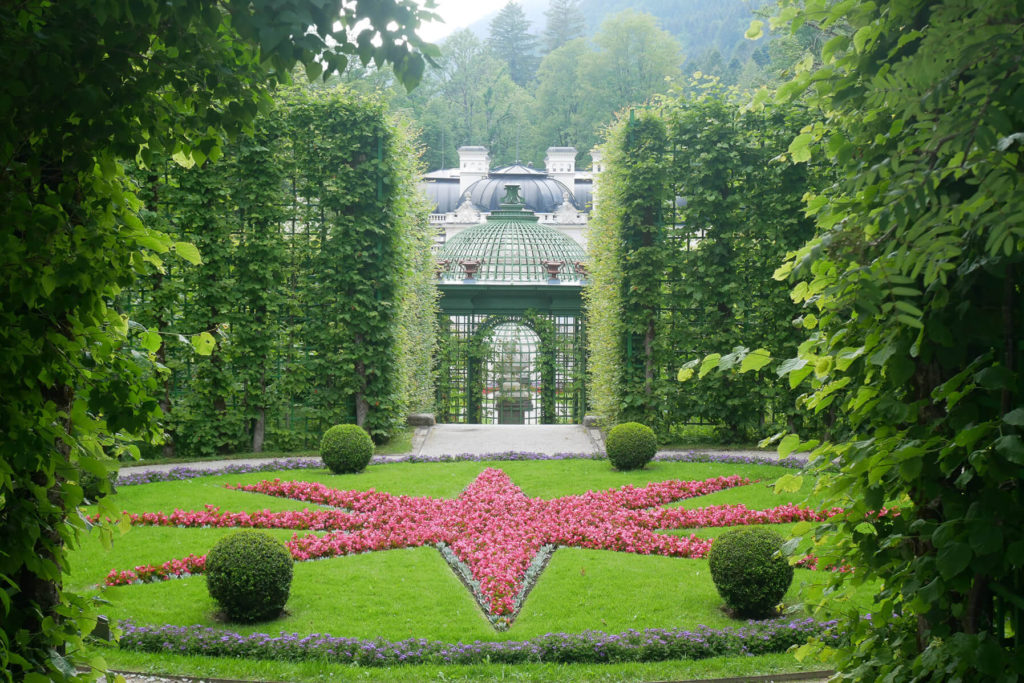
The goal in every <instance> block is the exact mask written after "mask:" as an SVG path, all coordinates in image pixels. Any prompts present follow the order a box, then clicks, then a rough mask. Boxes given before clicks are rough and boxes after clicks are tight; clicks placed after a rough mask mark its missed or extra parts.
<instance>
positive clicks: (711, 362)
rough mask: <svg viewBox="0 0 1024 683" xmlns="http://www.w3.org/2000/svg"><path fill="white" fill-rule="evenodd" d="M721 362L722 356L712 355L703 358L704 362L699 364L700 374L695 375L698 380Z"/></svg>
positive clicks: (718, 354)
mask: <svg viewBox="0 0 1024 683" xmlns="http://www.w3.org/2000/svg"><path fill="white" fill-rule="evenodd" d="M720 360H722V354H720V353H712V354H709V355H707V356H705V357H704V360H703V361H702V362H701V364H700V372H699V373H698V374H697V377H698V378H699V379H704V377H705V376H706V375H707V374H708V373H709V372H711V371H712V370H714V369H716V368H717V367H718V362H719V361H720Z"/></svg>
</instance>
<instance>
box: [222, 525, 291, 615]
mask: <svg viewBox="0 0 1024 683" xmlns="http://www.w3.org/2000/svg"><path fill="white" fill-rule="evenodd" d="M293 563H294V560H293V559H292V555H291V553H289V552H288V549H287V548H285V547H284V545H282V544H281V543H279V542H278V541H277V540H276V539H275V538H274V537H273V536H271V535H270V534H266V533H263V532H261V531H251V530H247V531H239V532H236V533H234V534H231V535H230V536H225V537H224V538H222V539H220V540H219V541H217V543H216V545H214V546H213V548H212V549H211V550H210V552H209V553H207V554H206V588H207V590H208V591H209V592H210V597H212V598H213V599H214V600H216V601H217V604H218V605H220V608H221V610H223V612H224V614H225V616H227V618H228V619H230V620H231V621H239V622H254V621H267V620H269V619H274V618H276V617H277V616H279V615H280V614H281V610H282V609H284V604H285V603H286V602H287V601H288V592H289V590H291V585H292V564H293Z"/></svg>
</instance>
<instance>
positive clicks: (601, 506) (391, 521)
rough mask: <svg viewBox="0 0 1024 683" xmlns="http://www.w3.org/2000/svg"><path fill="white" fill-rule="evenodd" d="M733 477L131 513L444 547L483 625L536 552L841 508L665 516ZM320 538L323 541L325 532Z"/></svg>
mask: <svg viewBox="0 0 1024 683" xmlns="http://www.w3.org/2000/svg"><path fill="white" fill-rule="evenodd" d="M749 483H750V481H749V480H747V479H744V478H741V477H739V476H731V477H716V478H714V479H707V480H705V481H678V480H671V481H662V482H655V483H651V484H648V485H647V486H643V487H640V488H637V487H634V486H631V485H627V486H623V487H621V488H618V489H610V490H607V491H601V492H594V491H588V492H587V493H584V494H581V495H573V496H563V497H561V498H554V499H550V500H548V499H543V498H529V497H527V496H526V495H525V494H524V493H523V492H522V490H521V489H520V488H519V487H518V486H516V485H515V484H514V483H513V482H512V480H511V479H510V478H509V476H508V475H507V474H505V472H503V471H502V470H500V469H495V468H488V469H486V470H484V471H483V472H481V473H480V475H479V476H478V477H477V478H476V479H475V480H474V481H473V482H472V483H471V484H470V485H469V486H468V487H466V489H465V490H464V491H463V492H462V493H461V494H460V495H459V496H458V498H455V499H447V498H426V497H413V496H394V495H391V494H389V493H380V492H377V491H374V490H373V489H371V490H369V491H342V490H338V489H332V488H329V487H327V486H324V485H323V484H318V483H310V482H302V481H294V482H293V481H281V480H279V479H275V480H274V481H261V482H259V483H258V484H252V485H248V486H229V487H228V488H232V489H237V490H241V491H249V492H252V493H262V494H265V495H270V496H278V497H282V498H291V499H293V500H301V501H305V502H309V503H315V504H317V505H323V506H329V507H328V509H317V510H309V509H304V510H299V511H287V512H270V511H269V510H261V511H258V512H222V511H221V510H220V509H219V508H217V507H214V506H212V505H207V506H206V508H205V509H204V510H193V511H183V510H175V511H174V512H173V513H171V514H170V515H167V514H164V513H155V512H148V513H144V514H141V515H138V514H132V515H129V518H130V521H131V523H132V524H133V525H140V526H142V525H146V526H177V527H201V526H214V527H251V528H260V529H295V530H306V531H310V532H320V533H306V534H303V535H299V534H295V535H294V536H293V537H292V539H291V540H290V541H288V543H287V547H288V549H289V551H290V552H291V554H292V556H293V557H294V558H295V559H296V560H298V561H304V560H313V559H318V558H326V557H336V556H339V555H349V554H352V553H361V552H372V551H376V550H389V549H392V548H409V547H417V546H423V545H438V544H444V545H446V546H448V547H449V548H450V549H451V551H452V552H453V553H454V554H455V556H456V557H457V558H458V560H459V561H461V562H462V563H464V564H465V565H466V567H468V569H469V572H470V574H471V575H472V578H473V579H474V580H475V581H477V582H478V583H479V591H480V596H478V597H479V599H480V600H481V601H482V606H483V607H484V609H485V610H486V611H487V612H488V613H489V615H490V616H492V617H498V616H506V615H514V613H515V610H516V597H517V596H518V595H520V592H521V591H522V590H523V582H524V579H525V576H526V572H527V569H528V568H529V567H530V563H531V562H532V561H533V560H534V558H535V557H537V555H538V553H539V552H540V551H541V549H542V548H543V547H545V546H556V547H557V546H565V547H577V548H591V549H595V550H615V551H621V552H629V553H637V554H641V555H665V556H670V557H690V558H701V557H704V556H705V555H706V554H707V552H708V550H709V549H710V547H711V543H712V539H710V538H698V537H697V536H695V535H692V534H691V535H690V536H688V537H681V536H673V535H669V534H662V533H658V531H659V530H661V529H689V528H697V527H714V526H723V527H724V526H737V525H745V524H778V523H782V522H795V521H804V520H809V521H818V520H822V519H825V518H826V517H828V516H831V515H834V514H836V513H838V512H840V510H838V509H836V510H827V511H820V512H819V511H815V510H811V509H810V508H802V507H798V506H795V505H792V504H786V505H780V506H778V507H775V508H771V509H769V510H749V509H747V508H746V507H745V506H743V505H715V506H710V507H705V508H697V509H683V508H663V507H661V506H663V505H665V504H667V503H673V502H677V501H680V500H685V499H687V498H693V497H696V496H704V495H708V494H710V493H714V492H716V491H721V490H723V489H727V488H732V487H735V486H742V485H745V484H749ZM323 532H326V533H323ZM204 563H205V557H196V556H193V555H190V556H188V557H186V558H184V559H181V560H171V561H169V562H165V563H164V564H162V565H159V566H154V565H143V566H138V567H135V568H134V569H133V570H128V571H117V570H111V572H110V574H109V575H108V576H107V579H106V583H107V585H123V584H130V583H136V582H140V581H157V580H163V579H168V578H172V577H177V576H185V575H192V574H200V573H202V571H203V569H204Z"/></svg>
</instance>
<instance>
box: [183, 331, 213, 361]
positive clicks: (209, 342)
mask: <svg viewBox="0 0 1024 683" xmlns="http://www.w3.org/2000/svg"><path fill="white" fill-rule="evenodd" d="M189 341H190V342H192V348H193V349H195V351H196V353H198V354H199V355H200V356H209V355H210V354H211V353H213V347H214V346H215V345H216V340H215V339H214V338H213V335H212V334H210V333H209V332H200V333H199V334H193V335H192V336H191V337H190V339H189Z"/></svg>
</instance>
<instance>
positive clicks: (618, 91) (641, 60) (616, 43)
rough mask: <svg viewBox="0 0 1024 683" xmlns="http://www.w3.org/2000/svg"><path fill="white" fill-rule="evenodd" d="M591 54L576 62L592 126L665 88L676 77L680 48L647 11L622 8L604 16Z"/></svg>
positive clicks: (605, 121)
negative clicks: (589, 56)
mask: <svg viewBox="0 0 1024 683" xmlns="http://www.w3.org/2000/svg"><path fill="white" fill-rule="evenodd" d="M594 44H595V47H596V50H595V52H594V55H593V57H591V58H590V59H589V60H587V61H586V62H584V63H583V64H581V65H580V67H579V68H580V73H581V77H580V80H581V81H582V83H583V84H584V87H585V88H586V118H587V123H588V125H589V126H590V127H591V128H592V129H593V130H596V129H597V128H598V127H599V126H601V125H604V124H606V123H608V122H609V121H610V120H611V117H612V114H613V113H614V112H617V111H619V110H621V109H623V108H625V107H627V106H629V105H632V104H641V103H643V102H644V101H645V100H647V99H648V98H649V97H650V96H651V95H653V94H655V93H660V92H665V91H666V90H667V89H668V85H669V81H670V80H672V79H678V78H679V75H680V71H679V65H680V64H681V63H682V48H681V46H680V45H679V43H678V42H677V41H676V39H675V38H673V37H672V36H671V35H669V34H668V33H667V32H665V31H663V30H661V29H660V28H658V24H657V21H656V20H655V18H654V17H652V16H651V15H649V14H641V13H639V12H634V11H633V10H625V11H623V12H619V13H618V14H615V15H612V16H610V17H608V18H607V19H605V21H604V23H602V24H601V30H600V31H598V33H597V35H596V36H594Z"/></svg>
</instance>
